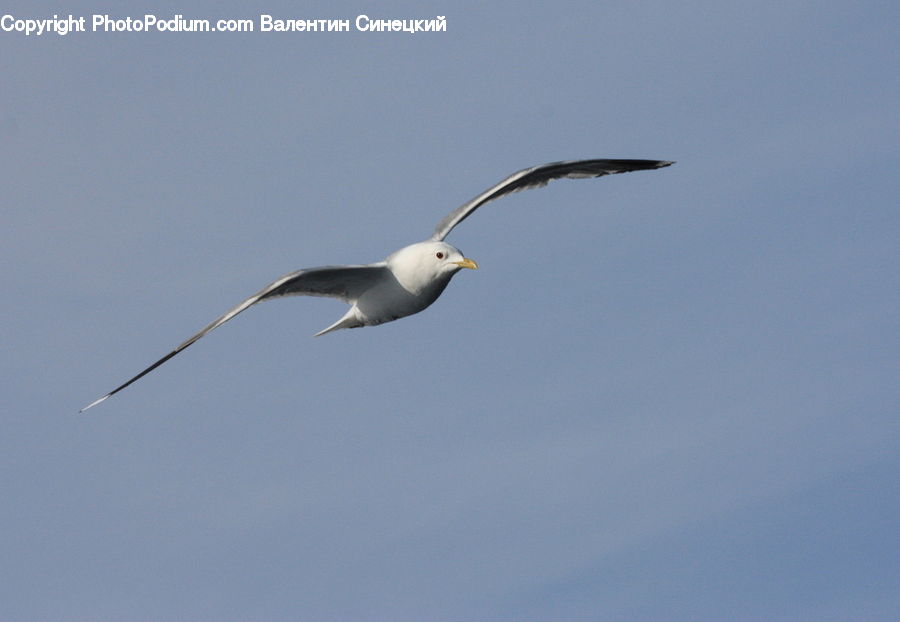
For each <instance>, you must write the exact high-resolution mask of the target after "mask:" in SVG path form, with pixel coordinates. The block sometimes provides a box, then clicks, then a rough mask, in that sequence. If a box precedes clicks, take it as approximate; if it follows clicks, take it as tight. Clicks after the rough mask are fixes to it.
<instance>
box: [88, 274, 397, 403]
mask: <svg viewBox="0 0 900 622" xmlns="http://www.w3.org/2000/svg"><path fill="white" fill-rule="evenodd" d="M386 271H387V268H386V267H385V266H384V265H383V264H380V263H378V264H371V265H367V266H326V267H323V268H312V269H309V270H297V271H296V272H291V273H290V274H285V275H284V276H283V277H281V278H280V279H278V280H277V281H274V282H272V283H270V284H269V285H266V286H265V287H264V288H262V289H261V290H259V291H258V292H257V293H255V294H254V295H252V296H250V297H249V298H248V299H247V300H245V301H244V302H242V303H241V304H239V305H238V306H236V307H234V308H233V309H230V310H229V311H227V312H226V313H225V314H224V315H222V316H221V317H219V318H217V319H216V320H214V321H213V322H211V323H209V324H207V325H206V326H204V327H203V328H202V329H200V332H198V333H197V334H196V335H193V336H192V337H190V338H189V339H188V340H187V341H185V342H184V343H182V344H181V345H179V346H178V347H177V348H175V349H174V350H172V351H171V352H169V353H168V354H167V355H165V356H164V357H162V358H161V359H159V360H158V361H156V362H155V363H153V365H150V367H148V368H147V369H145V370H144V371H142V372H141V373H139V374H138V375H137V376H135V377H134V378H132V379H131V380H129V381H128V382H126V383H125V384H123V385H121V386H118V387H116V388H115V389H113V390H112V391H110V392H109V393H107V394H106V395H104V396H103V397H101V398H99V399H97V400H94V401H93V402H91V403H90V404H88V405H87V406H85V407H84V408H82V409H81V410H80V411H78V412H84V411H86V410H87V409H88V408H92V407H93V406H96V405H97V404H99V403H100V402H102V401H104V400H106V399H107V398H109V397H111V396H113V395H115V394H116V393H118V392H119V391H121V390H122V389H124V388H125V387H127V386H128V385H130V384H131V383H132V382H134V381H136V380H138V379H140V378H142V377H143V376H145V375H146V374H149V373H150V372H151V371H153V370H154V369H156V368H157V367H159V366H160V365H162V364H163V363H165V362H166V361H168V360H169V359H170V358H172V357H173V356H175V355H176V354H178V353H179V352H181V351H182V350H184V349H185V348H187V347H188V346H189V345H191V344H192V343H194V342H195V341H197V340H198V339H200V338H201V337H203V336H204V335H206V334H207V333H208V332H210V331H212V330H213V329H215V328H218V327H219V326H221V325H222V324H224V323H225V322H227V321H228V320H230V319H231V318H233V317H234V316H236V315H237V314H238V313H240V312H241V311H243V310H245V309H247V308H248V307H251V306H253V305H255V304H256V303H257V302H260V301H261V300H266V299H268V298H277V297H280V296H328V297H331V298H340V299H341V300H344V301H346V302H353V301H355V300H356V299H357V298H359V296H360V295H362V293H363V292H364V291H366V290H367V289H368V288H369V287H370V286H371V285H372V284H373V283H374V282H376V281H377V280H378V279H379V278H381V277H382V276H383V275H384V273H385V272H386Z"/></svg>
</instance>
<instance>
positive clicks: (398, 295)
mask: <svg viewBox="0 0 900 622" xmlns="http://www.w3.org/2000/svg"><path fill="white" fill-rule="evenodd" d="M670 164H672V162H666V161H662V160H574V161H568V162H553V163H550V164H543V165H541V166H535V167H532V168H527V169H524V170H521V171H519V172H518V173H514V174H512V175H510V176H509V177H507V178H506V179H504V180H503V181H501V182H500V183H498V184H496V185H495V186H492V187H491V188H488V189H487V190H485V191H484V192H482V193H481V194H479V195H478V196H477V197H475V198H474V199H472V200H471V201H469V202H467V203H464V204H463V205H461V206H460V207H458V208H456V209H455V210H453V211H452V212H451V213H450V214H448V215H447V216H446V217H445V218H444V219H443V220H441V221H440V222H439V223H438V225H437V227H435V230H434V233H433V234H432V236H431V239H429V240H427V241H424V242H417V243H416V244H411V245H409V246H406V247H404V248H401V249H400V250H398V251H396V252H394V253H392V254H391V255H389V256H388V257H387V259H385V260H384V261H379V262H376V263H372V264H367V265H362V266H325V267H322V268H312V269H308V270H297V271H296V272H291V273H290V274H286V275H284V276H283V277H281V278H280V279H278V280H277V281H274V282H273V283H270V284H269V285H267V286H266V287H264V288H263V289H261V290H260V291H259V292H257V293H256V294H254V295H253V296H251V297H250V298H248V299H247V300H245V301H244V302H242V303H241V304H239V305H237V306H236V307H234V308H233V309H230V310H229V311H228V312H226V313H225V314H224V315H222V316H221V317H219V318H217V319H216V320H214V321H213V322H212V323H210V324H208V325H207V326H205V327H204V328H203V329H201V330H200V331H199V332H198V333H197V334H195V335H193V336H192V337H190V338H189V339H188V340H187V341H185V342H184V343H182V344H181V345H179V346H178V347H177V348H175V349H174V350H172V351H171V352H170V353H169V354H167V355H166V356H164V357H163V358H161V359H159V360H158V361H156V362H155V363H153V364H152V365H150V366H149V367H147V368H146V369H145V370H143V371H142V372H141V373H139V374H138V375H136V376H134V377H133V378H131V379H130V380H128V382H125V383H124V384H122V385H120V386H119V387H117V388H115V389H113V390H112V391H110V392H109V393H107V394H106V395H104V396H103V397H101V398H99V399H97V400H94V401H93V402H91V403H90V404H88V405H87V406H85V407H84V408H82V409H81V411H79V412H84V411H85V410H87V409H88V408H91V407H93V406H96V405H97V404H99V403H100V402H102V401H104V400H106V399H107V398H109V397H111V396H112V395H114V394H116V393H118V392H119V391H121V390H122V389H124V388H125V387H127V386H128V385H130V384H131V383H132V382H134V381H136V380H138V379H139V378H141V377H143V376H144V375H145V374H148V373H149V372H151V371H153V370H154V369H156V368H157V367H159V366H160V365H162V364H163V363H165V362H166V361H168V360H169V359H170V358H172V357H173V356H175V355H176V354H178V353H179V352H181V351H182V350H184V349H185V348H187V347H188V346H189V345H191V344H193V343H194V342H195V341H197V340H198V339H200V338H201V337H203V336H204V335H206V334H207V333H208V332H210V331H211V330H213V329H214V328H218V327H219V326H221V325H222V324H224V323H225V322H227V321H228V320H230V319H231V318H233V317H234V316H236V315H237V314H238V313H240V312H241V311H244V310H245V309H247V308H249V307H251V306H252V305H254V304H256V303H257V302H259V301H261V300H266V299H269V298H277V297H279V296H329V297H332V298H339V299H340V300H343V301H345V302H347V303H349V304H350V308H349V309H348V310H347V312H346V313H345V314H344V315H343V317H341V318H340V319H339V320H338V321H337V322H335V323H334V324H332V325H331V326H328V327H327V328H325V329H323V330H321V331H319V332H318V333H316V336H319V335H324V334H326V333H329V332H331V331H334V330H339V329H341V328H357V327H360V326H375V325H378V324H383V323H385V322H390V321H392V320H396V319H399V318H401V317H406V316H407V315H412V314H413V313H418V312H419V311H422V310H423V309H425V308H427V307H428V306H429V305H431V303H433V302H434V301H435V300H437V298H438V296H440V295H441V293H442V292H443V291H444V288H445V287H447V284H448V283H449V282H450V279H451V278H452V277H453V275H454V274H456V273H457V272H459V271H460V270H462V269H463V268H471V269H475V268H477V267H478V265H477V264H476V263H475V262H474V261H473V260H471V259H468V258H467V257H464V256H463V254H462V253H461V252H460V251H459V249H457V248H455V247H453V246H451V245H450V244H447V243H446V242H444V238H446V237H447V234H449V233H450V231H451V230H452V229H453V228H454V227H455V226H456V225H458V224H459V223H461V222H462V221H463V220H465V219H466V218H468V217H469V216H470V215H471V214H472V212H474V211H475V210H476V209H478V208H479V207H481V206H482V205H484V204H485V203H487V202H489V201H493V200H494V199H498V198H500V197H502V196H504V195H507V194H510V193H512V192H518V191H519V190H525V189H528V188H537V187H539V186H543V185H546V184H547V183H548V182H550V181H552V180H554V179H560V178H564V177H568V178H572V179H578V178H585V177H601V176H603V175H610V174H614V173H626V172H629V171H639V170H646V169H655V168H661V167H664V166H669V165H670Z"/></svg>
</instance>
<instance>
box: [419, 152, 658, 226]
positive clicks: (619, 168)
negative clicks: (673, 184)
mask: <svg viewBox="0 0 900 622" xmlns="http://www.w3.org/2000/svg"><path fill="white" fill-rule="evenodd" d="M670 164H674V162H667V161H664V160H570V161H567V162H551V163H550V164H542V165H540V166H533V167H531V168H526V169H523V170H521V171H519V172H518V173H513V174H512V175H510V176H509V177H507V178H506V179H504V180H503V181H501V182H500V183H498V184H497V185H495V186H492V187H490V188H488V189H487V190H485V191H484V192H482V193H481V194H479V195H478V196H477V197H475V198H474V199H472V200H471V201H469V202H468V203H464V204H462V205H460V206H459V207H457V208H456V209H455V210H453V211H452V212H450V213H449V214H448V215H447V216H446V217H445V218H444V219H443V220H441V221H440V222H439V223H438V224H437V226H436V227H435V228H434V233H433V234H432V236H431V239H432V240H435V241H441V240H443V239H444V238H446V237H447V234H449V233H450V231H452V230H453V228H454V227H455V226H456V225H458V224H459V223H461V222H462V221H464V220H465V219H466V218H468V217H469V216H470V215H471V214H472V212H474V211H475V210H476V209H478V208H479V207H481V206H482V205H484V204H485V203H487V202H489V201H493V200H494V199H499V198H500V197H502V196H506V195H507V194H511V193H513V192H519V191H521V190H528V189H529V188H540V187H541V186H546V185H547V184H548V183H549V182H551V181H553V180H554V179H562V178H569V179H585V178H588V177H602V176H603V175H613V174H616V173H627V172H630V171H642V170H647V169H654V168H662V167H664V166H669V165H670Z"/></svg>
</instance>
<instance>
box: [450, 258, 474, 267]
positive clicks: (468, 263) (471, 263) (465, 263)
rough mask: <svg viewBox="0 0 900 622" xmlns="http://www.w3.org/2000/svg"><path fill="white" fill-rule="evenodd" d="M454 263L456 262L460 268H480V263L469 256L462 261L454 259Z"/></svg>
mask: <svg viewBox="0 0 900 622" xmlns="http://www.w3.org/2000/svg"><path fill="white" fill-rule="evenodd" d="M453 263H455V264H456V265H457V266H459V267H460V268H470V269H472V270H478V264H477V263H475V261H474V260H472V259H469V258H468V257H463V260H462V261H454V262H453Z"/></svg>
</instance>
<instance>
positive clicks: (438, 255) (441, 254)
mask: <svg viewBox="0 0 900 622" xmlns="http://www.w3.org/2000/svg"><path fill="white" fill-rule="evenodd" d="M435 257H437V258H438V259H443V258H444V253H442V252H441V251H438V252H437V253H436V254H435Z"/></svg>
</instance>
